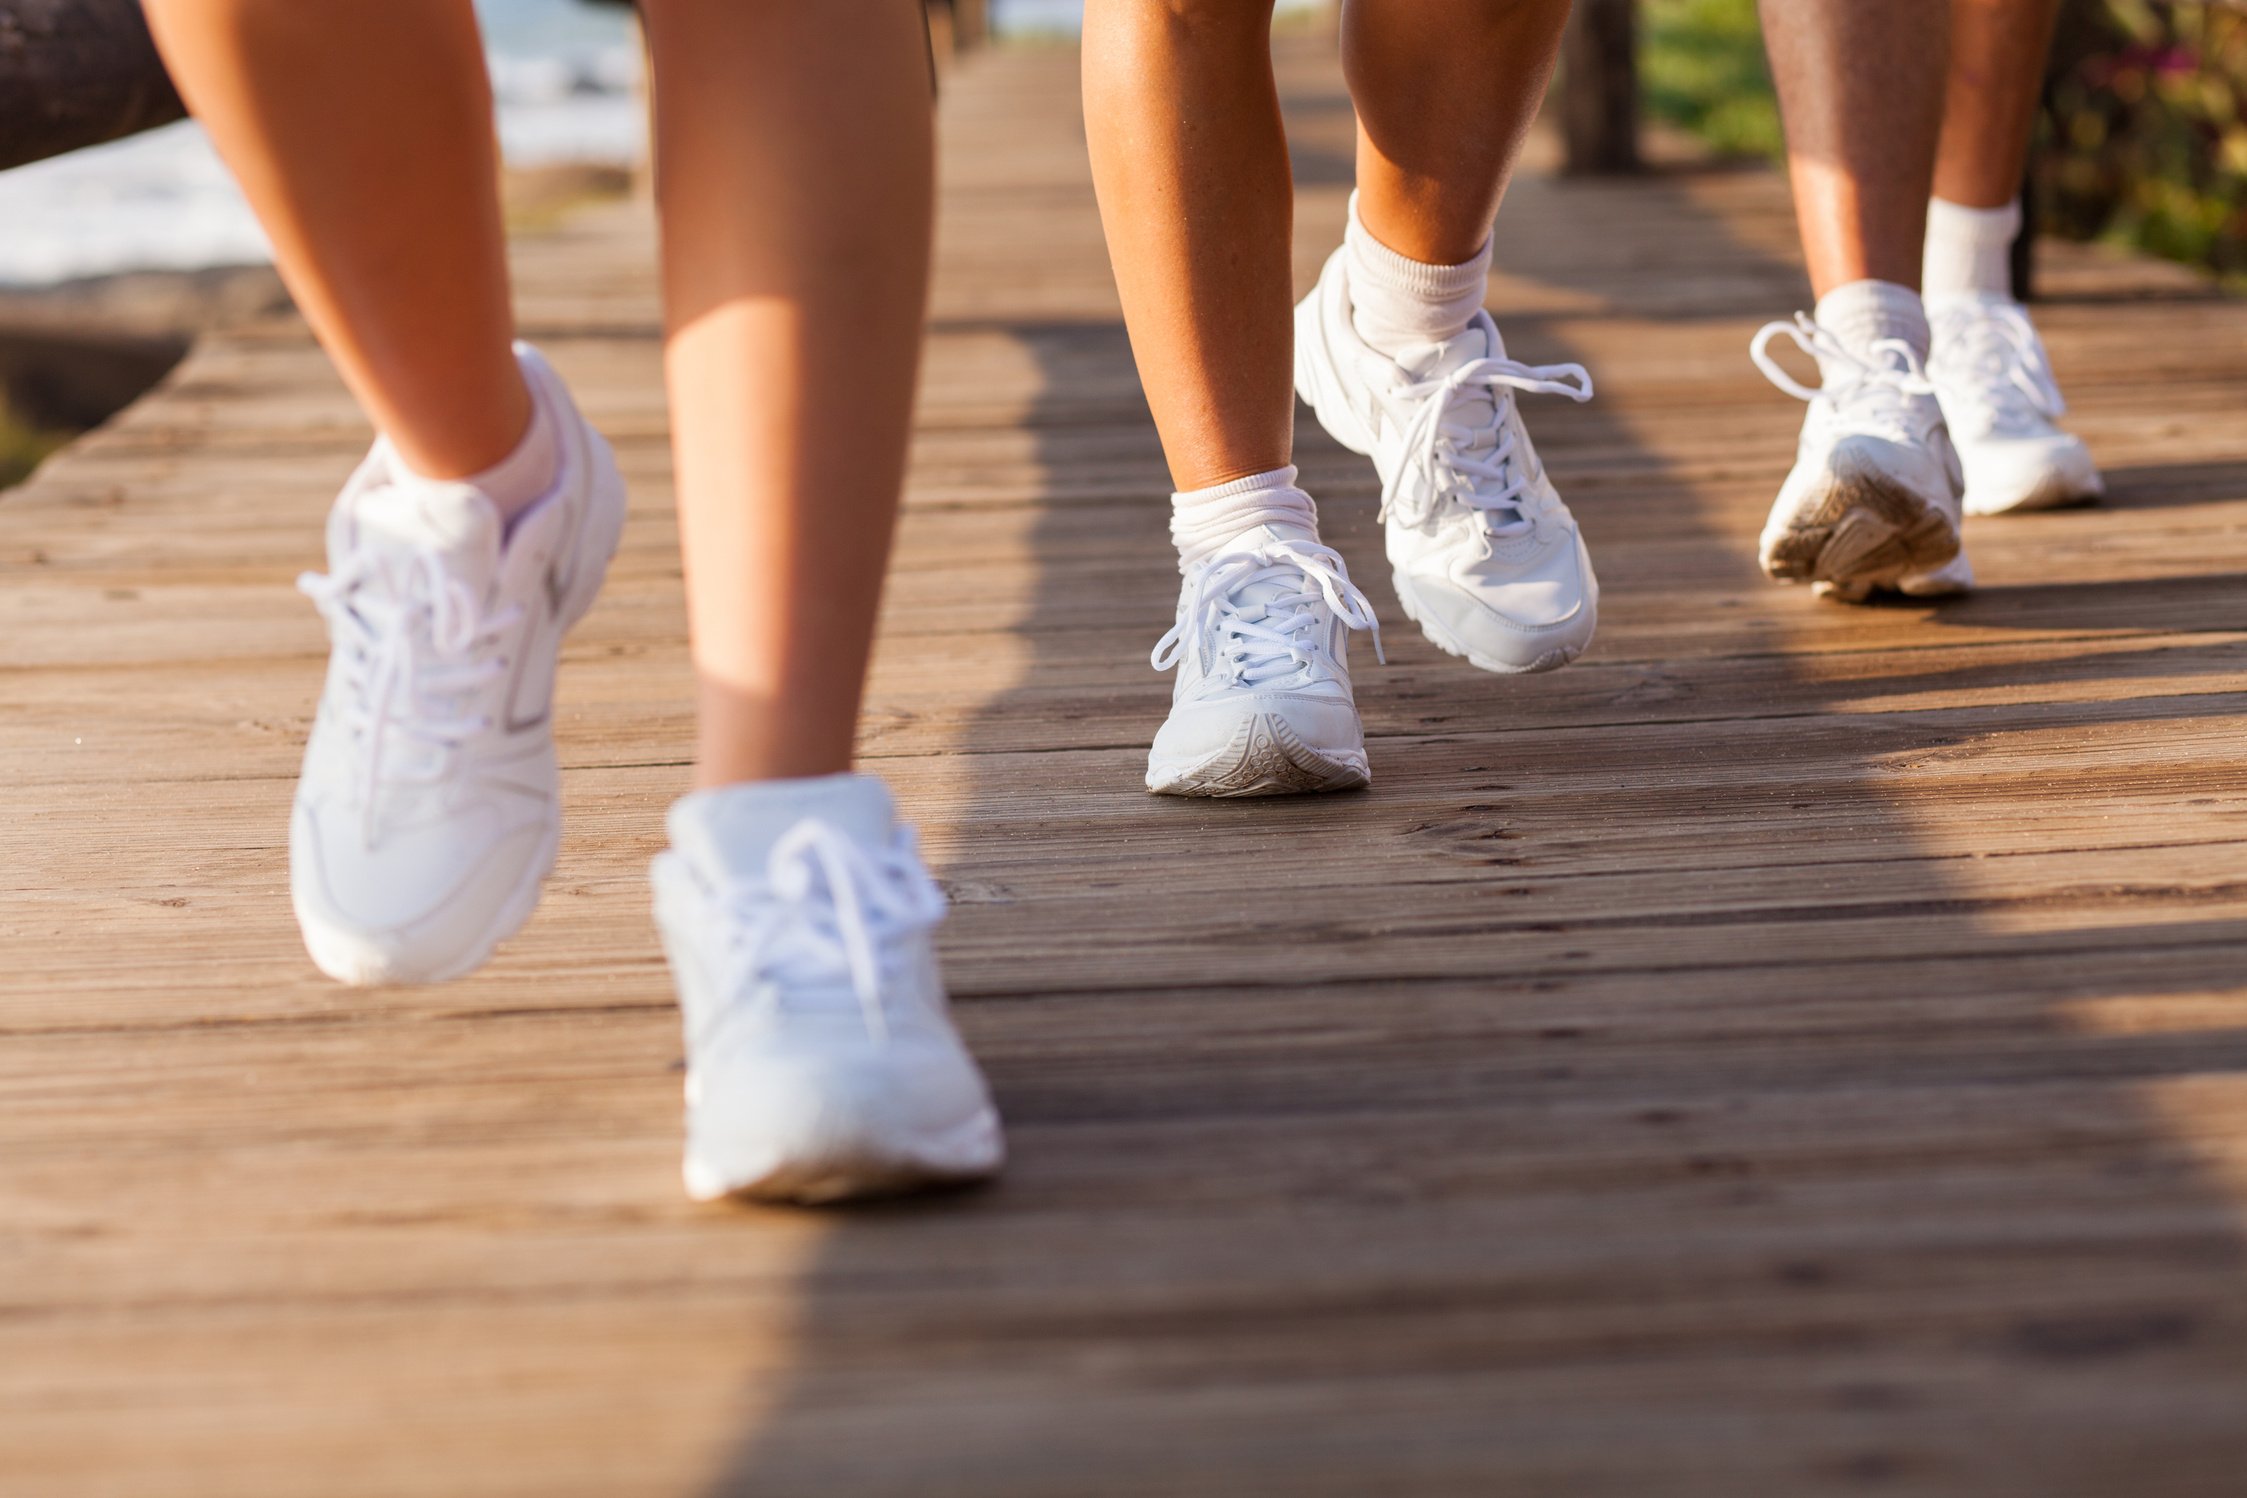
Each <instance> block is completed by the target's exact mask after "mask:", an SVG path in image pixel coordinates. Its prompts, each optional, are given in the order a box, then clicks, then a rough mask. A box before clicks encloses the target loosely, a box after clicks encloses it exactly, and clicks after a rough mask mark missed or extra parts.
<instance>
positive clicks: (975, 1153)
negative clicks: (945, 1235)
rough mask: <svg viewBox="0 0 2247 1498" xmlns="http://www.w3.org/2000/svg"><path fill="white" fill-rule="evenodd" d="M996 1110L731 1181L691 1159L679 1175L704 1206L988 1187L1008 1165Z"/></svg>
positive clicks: (815, 1202)
mask: <svg viewBox="0 0 2247 1498" xmlns="http://www.w3.org/2000/svg"><path fill="white" fill-rule="evenodd" d="M1005 1156H1006V1150H1005V1146H1004V1144H1003V1143H1002V1142H1001V1135H1000V1132H999V1115H998V1112H997V1110H995V1109H991V1108H985V1109H984V1110H982V1111H981V1112H980V1113H978V1114H976V1115H975V1116H974V1117H972V1118H970V1119H968V1120H967V1121H966V1122H964V1123H962V1124H960V1125H958V1126H957V1127H955V1128H952V1129H950V1130H947V1131H945V1132H943V1133H940V1134H924V1135H918V1136H915V1137H912V1138H898V1139H887V1140H885V1139H875V1138H860V1139H855V1140H851V1141H849V1142H847V1143H840V1144H837V1145H836V1146H834V1147H833V1148H831V1149H827V1150H823V1151H821V1152H818V1153H815V1154H809V1155H805V1154H796V1155H787V1156H781V1155H776V1156H775V1158H774V1159H773V1160H772V1161H771V1162H770V1163H769V1164H767V1165H765V1166H763V1167H761V1168H754V1167H753V1168H752V1169H751V1170H749V1171H748V1172H746V1173H745V1174H742V1175H740V1178H739V1179H729V1178H727V1177H725V1176H723V1175H720V1174H719V1173H718V1172H717V1171H716V1170H714V1169H713V1168H711V1167H709V1166H706V1165H704V1164H703V1163H702V1162H700V1161H698V1160H696V1159H695V1158H694V1157H693V1156H691V1155H690V1156H688V1157H687V1160H686V1164H685V1166H684V1168H683V1169H682V1172H681V1175H682V1177H683V1179H684V1182H685V1185H686V1190H687V1195H688V1196H690V1197H692V1198H693V1199H694V1200H696V1201H699V1202H713V1201H724V1200H727V1199H729V1198H730V1199H735V1200H741V1201H759V1202H787V1203H793V1204H795V1205H798V1206H807V1207H810V1206H826V1205H830V1204H832V1203H835V1202H844V1201H860V1200H866V1199H869V1198H873V1197H883V1196H901V1195H904V1194H905V1193H907V1192H912V1191H922V1190H927V1189H929V1188H931V1187H941V1186H964V1185H969V1184H971V1183H973V1182H976V1181H982V1180H987V1179H989V1178H990V1177H991V1176H993V1175H995V1174H997V1173H998V1170H999V1167H1000V1166H1001V1165H1002V1164H1003V1163H1004V1162H1005Z"/></svg>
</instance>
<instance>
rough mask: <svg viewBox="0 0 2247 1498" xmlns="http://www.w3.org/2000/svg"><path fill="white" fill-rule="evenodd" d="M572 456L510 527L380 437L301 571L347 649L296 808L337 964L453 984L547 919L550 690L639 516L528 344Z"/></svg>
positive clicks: (374, 977)
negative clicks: (324, 546)
mask: <svg viewBox="0 0 2247 1498" xmlns="http://www.w3.org/2000/svg"><path fill="white" fill-rule="evenodd" d="M517 355H518V357H519V358H520V360H521V362H522V366H523V373H524V376H525V378H526V380H527V381H528V382H529V384H530V388H531V395H532V398H533V399H534V400H537V401H539V402H541V403H542V404H543V405H544V406H545V408H546V411H547V413H548V414H549V415H550V416H551V417H552V418H553V424H554V430H555V432H556V433H557V440H558V441H559V442H560V443H561V447H562V454H561V460H560V464H559V473H560V476H559V477H558V478H557V480H556V482H555V488H554V491H553V492H552V493H551V494H549V495H547V496H546V497H545V498H544V499H542V500H540V501H539V502H538V504H537V506H536V507H535V508H533V509H531V510H529V511H527V512H525V513H524V514H523V516H522V517H521V518H520V519H519V520H518V521H517V523H516V525H515V528H514V533H513V534H512V535H511V536H509V535H504V527H503V526H502V524H501V521H500V516H499V512H498V510H497V509H495V508H494V507H493V505H492V502H491V501H490V500H489V499H487V498H485V497H484V496H483V495H482V494H480V493H478V492H477V491H476V490H475V489H473V488H470V487H469V486H467V485H465V484H451V483H430V482H426V481H423V480H419V479H415V478H412V477H411V476H409V475H408V474H406V472H405V471H404V469H403V468H402V466H401V465H400V464H399V463H398V462H397V460H396V458H395V457H394V456H393V454H392V452H391V450H390V445H389V443H387V442H377V443H376V444H375V447H374V451H373V452H372V453H371V454H370V455H369V456H368V458H367V460H366V462H365V463H363V464H362V465H361V466H360V468H359V471H358V472H357V473H355V474H354V475H352V478H351V482H350V483H349V484H347V485H346V486H345V488H344V491H343V495H342V497H341V498H340V499H338V500H337V501H336V505H335V510H334V512H333V514H331V515H330V516H329V519H328V565H329V568H330V570H329V572H328V574H327V575H326V576H324V577H323V576H321V575H319V574H317V573H307V574H306V575H305V576H304V577H303V578H302V579H301V580H300V581H299V584H298V586H300V587H301V588H302V589H303V590H304V591H305V593H306V594H308V595H309V596H310V597H311V599H312V601H313V603H314V604H316V605H317V606H318V608H319V610H320V612H321V614H322V615H323V616H325V618H326V619H327V623H328V634H329V638H330V641H331V643H332V645H333V653H332V654H331V655H330V657H329V660H328V678H327V686H326V689H325V690H324V692H323V693H322V695H321V698H320V710H319V714H318V716H317V717H316V718H315V719H314V721H313V725H312V739H311V742H310V743H309V744H308V745H306V747H305V751H304V773H303V776H302V778H301V779H300V780H299V781H298V782H297V791H296V809H295V812H294V815H293V816H292V818H291V821H290V825H289V892H290V896H291V899H292V902H293V903H294V905H295V907H296V917H297V924H298V925H299V926H300V927H301V928H302V929H303V932H304V943H305V946H306V948H307V949H308V950H309V951H310V952H311V954H312V960H313V961H314V962H316V963H317V964H319V966H320V969H321V971H323V972H325V973H327V974H328V975H329V976H330V977H333V978H337V979H340V980H341V981H343V982H345V983H361V984H367V983H435V982H439V981H441V980H443V979H446V978H455V977H458V976H460V975H461V974H463V973H466V972H468V971H470V970H471V969H473V968H475V967H476V966H477V965H478V964H480V963H482V962H483V961H484V959H485V958H486V957H488V956H490V955H491V952H492V949H493V948H494V947H496V946H498V945H499V944H500V943H501V942H502V941H504V940H506V939H507V938H508V937H509V936H511V935H513V934H514V932H515V931H516V929H517V928H519V927H520V926H521V925H522V924H523V922H524V921H526V920H528V919H529V918H530V913H531V910H532V908H533V907H535V906H536V905H537V903H538V892H539V886H540V884H541V883H543V882H544V880H545V878H546V875H547V874H548V873H549V872H550V871H551V870H552V869H553V866H554V854H555V849H556V847H557V845H558V843H559V840H560V835H561V806H560V792H561V787H560V777H559V774H558V771H557V768H556V765H555V760H554V725H553V721H552V715H551V705H552V698H553V690H554V665H555V659H556V656H557V654H558V652H559V651H560V648H561V643H562V636H563V633H564V632H565V631H567V630H568V629H569V627H570V626H571V625H572V624H574V623H576V622H577V620H578V619H579V618H580V617H581V616H583V614H584V613H585V611H586V610H587V609H589V608H591V607H592V606H593V599H594V596H595V595H596V594H597V593H599V591H600V588H601V580H602V578H603V576H604V575H605V574H606V572H607V570H608V563H609V557H610V555H611V554H612V553H613V552H614V551H615V550H616V542H617V536H618V533H619V531H620V530H621V529H622V527H623V524H624V481H623V479H622V478H620V477H619V476H618V474H617V469H616V460H615V458H614V457H613V455H612V454H611V453H610V451H609V446H608V444H607V443H606V442H604V441H603V440H602V439H601V437H600V435H599V434H598V433H596V432H595V431H594V430H593V429H592V428H591V427H590V426H588V425H587V424H586V422H585V419H584V418H583V417H582V416H580V415H579V414H578V412H577V408H576V406H575V405H574V404H572V402H571V401H570V397H569V393H568V391H566V390H565V389H564V388H563V386H562V382H561V380H560V378H559V377H558V376H557V375H555V373H554V371H553V370H552V369H550V368H549V367H548V366H547V364H546V361H545V360H543V359H542V358H540V357H539V356H538V354H537V353H536V352H535V351H534V350H532V349H531V348H530V347H529V346H528V345H523V344H519V345H517Z"/></svg>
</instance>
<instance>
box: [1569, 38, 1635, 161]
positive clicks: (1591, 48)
mask: <svg viewBox="0 0 2247 1498" xmlns="http://www.w3.org/2000/svg"><path fill="white" fill-rule="evenodd" d="M1560 125H1561V135H1562V138H1563V139H1564V141H1565V142H1566V144H1567V158H1566V166H1567V170H1568V171H1569V173H1570V174H1571V175H1577V176H1582V175H1590V174H1595V173H1606V172H1634V171H1637V170H1638V167H1639V155H1638V15H1637V7H1636V5H1635V0H1576V4H1575V7H1574V9H1573V10H1571V11H1570V13H1569V17H1568V31H1567V33H1566V38H1565V40H1564V41H1563V42H1562V44H1561V79H1560Z"/></svg>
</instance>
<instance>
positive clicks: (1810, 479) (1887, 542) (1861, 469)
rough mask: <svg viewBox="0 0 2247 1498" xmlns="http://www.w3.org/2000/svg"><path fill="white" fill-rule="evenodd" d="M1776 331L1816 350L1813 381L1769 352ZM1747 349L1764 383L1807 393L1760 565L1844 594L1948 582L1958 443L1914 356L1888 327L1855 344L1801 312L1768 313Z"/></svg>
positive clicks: (1955, 533)
mask: <svg viewBox="0 0 2247 1498" xmlns="http://www.w3.org/2000/svg"><path fill="white" fill-rule="evenodd" d="M1781 336H1785V337H1788V338H1791V339H1793V340H1794V342H1795V344H1796V345H1797V346H1798V347H1800V348H1801V349H1802V350H1803V352H1805V353H1808V354H1810V355H1812V356H1814V357H1815V358H1816V359H1817V360H1818V365H1819V369H1820V370H1821V372H1822V375H1823V380H1824V383H1823V384H1822V385H1821V386H1819V387H1818V388H1815V389H1813V388H1811V387H1809V386H1807V385H1803V384H1801V383H1800V382H1798V381H1797V380H1795V378H1794V377H1793V376H1791V375H1789V374H1788V373H1787V372H1786V370H1784V369H1782V368H1781V367H1780V366H1779V364H1778V362H1777V361H1776V360H1774V359H1773V358H1772V357H1771V355H1770V352H1769V348H1770V344H1771V340H1772V339H1774V338H1777V337H1781ZM1748 352H1749V354H1750V356H1751V357H1752V358H1753V359H1754V360H1755V363H1756V367H1757V368H1758V369H1760V370H1762V371H1763V373H1764V375H1765V377H1766V378H1768V379H1769V380H1770V381H1771V383H1772V384H1774V385H1776V386H1778V387H1779V388H1780V389H1781V390H1784V391H1785V392H1787V394H1789V395H1791V396H1794V397H1795V398H1796V399H1797V400H1804V401H1808V402H1809V403H1810V410H1809V412H1808V413H1807V414H1806V415H1805V416H1804V417H1803V421H1802V439H1801V442H1800V444H1799V446H1798V447H1797V449H1796V453H1795V465H1794V470H1793V471H1792V472H1791V473H1789V474H1788V475H1787V479H1786V482H1785V483H1784V484H1783V485H1781V486H1780V489H1779V498H1778V501H1777V502H1776V503H1775V504H1773V505H1772V507H1771V518H1770V519H1769V520H1768V521H1766V522H1765V523H1764V527H1763V538H1762V541H1761V544H1760V547H1759V551H1760V554H1761V559H1762V563H1763V570H1764V572H1765V573H1767V574H1768V575H1770V576H1771V577H1774V578H1777V579H1778V580H1780V581H1781V582H1813V583H1816V584H1818V585H1819V591H1820V592H1822V593H1830V594H1832V595H1834V596H1837V597H1840V598H1844V599H1851V600H1854V599H1860V598H1863V597H1864V596H1865V595H1866V594H1867V593H1870V592H1871V591H1872V590H1873V589H1875V588H1894V589H1898V590H1900V591H1912V592H1928V591H1933V592H1948V591H1956V589H1955V588H1954V587H1951V586H1949V585H1948V584H1947V583H1945V582H1944V581H1943V580H1942V579H1941V578H1940V577H1939V574H1940V573H1941V572H1942V569H1944V568H1945V567H1946V566H1948V565H1949V564H1950V563H1951V562H1952V561H1953V560H1954V559H1955V558H1956V557H1957V556H1958V554H1959V486H1960V483H1961V479H1960V474H1959V467H1958V454H1957V452H1956V451H1955V450H1954V449H1953V448H1952V446H1951V439H1950V434H1949V433H1948V432H1947V431H1945V430H1944V427H1943V411H1942V407H1941V406H1940V405H1939V404H1938V403H1937V402H1936V399H1935V387H1934V385H1933V384H1932V383H1931V382H1930V381H1929V380H1928V378H1927V372H1926V370H1925V369H1924V368H1922V367H1921V364H1920V361H1919V357H1918V355H1916V354H1914V353H1913V352H1912V350H1911V348H1910V346H1909V345H1907V344H1905V343H1902V342H1900V341H1898V340H1896V339H1892V338H1883V339H1878V340H1876V341H1874V342H1873V343H1872V344H1870V345H1869V346H1868V347H1866V348H1864V349H1861V350H1859V349H1852V348H1850V347H1848V346H1847V345H1846V344H1844V343H1843V342H1842V340H1841V339H1839V338H1838V337H1836V336H1835V335H1834V334H1833V333H1832V332H1830V331H1828V330H1827V329H1825V328H1822V327H1820V326H1819V325H1818V324H1817V323H1815V322H1813V321H1812V320H1811V319H1810V318H1809V317H1807V316H1804V315H1803V314H1801V313H1797V314H1795V319H1794V321H1793V322H1775V323H1768V324H1766V325H1765V326H1764V327H1763V328H1762V329H1761V330H1760V331H1758V332H1757V334H1756V335H1755V339H1754V341H1753V342H1752V343H1751V344H1750V345H1749V348H1748ZM1955 571H1956V569H1953V573H1954V574H1955Z"/></svg>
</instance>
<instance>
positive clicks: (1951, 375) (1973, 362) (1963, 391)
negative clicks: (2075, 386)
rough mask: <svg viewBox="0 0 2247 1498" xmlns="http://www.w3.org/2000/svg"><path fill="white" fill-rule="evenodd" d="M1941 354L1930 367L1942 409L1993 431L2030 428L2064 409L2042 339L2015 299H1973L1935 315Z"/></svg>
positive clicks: (2048, 422)
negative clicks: (1936, 361) (1939, 358)
mask: <svg viewBox="0 0 2247 1498" xmlns="http://www.w3.org/2000/svg"><path fill="white" fill-rule="evenodd" d="M1935 346H1936V347H1937V348H1939V349H1941V350H1942V351H1943V357H1942V359H1941V360H1940V361H1939V362H1938V363H1937V364H1936V366H1935V368H1934V369H1933V370H1932V371H1931V374H1932V378H1933V379H1934V382H1935V383H1936V384H1937V385H1938V386H1940V387H1941V389H1942V399H1943V406H1944V409H1945V411H1946V412H1955V413H1957V414H1958V415H1960V416H1963V417H1965V418H1966V419H1967V424H1968V425H1972V426H1977V427H1986V428H1987V429H1989V430H1991V431H1997V432H2020V431H2024V430H2026V431H2034V430H2036V429H2037V428H2039V427H2043V426H2047V425H2049V424H2051V423H2052V422H2055V421H2057V420H2059V418H2060V417H2061V416H2063V415H2065V414H2066V413H2067V402H2066V401H2064V400H2062V399H2061V398H2060V386H2059V383H2058V381H2056V380H2055V379H2054V378H2053V376H2052V365H2051V363H2050V361H2049V360H2048V359H2047V358H2046V357H2045V353H2044V340H2043V339H2041V338H2039V337H2037V336H2036V327H2035V325H2034V324H2032V323H2031V322H2030V321H2029V318H2028V313H2027V312H2025V311H2024V310H2022V308H2021V307H2020V305H2019V304H2018V303H2014V302H2005V301H1997V300H1994V299H1981V298H1978V299H1975V300H1971V301H1966V302H1962V303H1958V304H1955V305H1951V306H1946V307H1944V308H1943V309H1942V311H1940V312H1939V313H1937V315H1936V318H1935Z"/></svg>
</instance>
